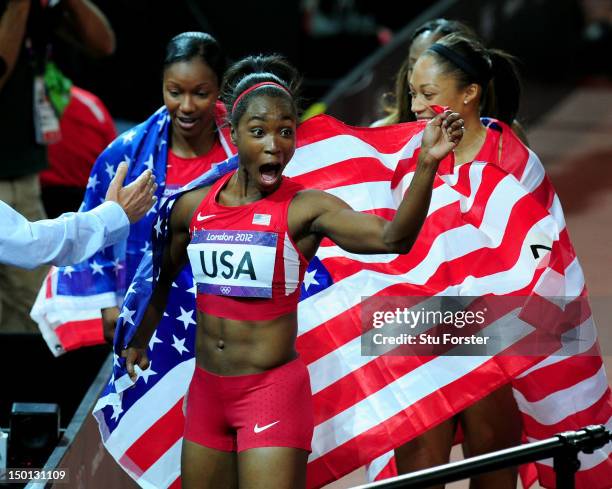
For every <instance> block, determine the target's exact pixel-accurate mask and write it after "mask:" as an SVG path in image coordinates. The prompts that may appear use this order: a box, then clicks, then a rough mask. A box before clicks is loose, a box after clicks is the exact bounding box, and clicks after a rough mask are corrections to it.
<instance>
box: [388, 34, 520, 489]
mask: <svg viewBox="0 0 612 489" xmlns="http://www.w3.org/2000/svg"><path fill="white" fill-rule="evenodd" d="M409 87H410V95H411V97H412V105H411V110H412V112H413V113H414V115H415V116H416V118H417V120H422V119H431V118H432V117H435V116H436V113H437V112H438V111H439V108H438V107H440V106H444V107H448V108H450V110H452V111H456V112H458V113H460V114H461V116H462V118H463V119H464V121H465V134H464V137H463V139H462V140H461V142H460V143H459V144H458V145H457V147H456V148H455V150H454V155H455V164H456V165H460V164H463V163H468V162H472V161H484V162H487V163H492V164H495V165H497V166H499V167H501V168H502V169H504V170H506V171H508V173H517V174H516V175H515V176H516V177H517V180H519V181H520V180H521V177H522V175H520V174H518V172H517V171H516V169H515V168H514V167H513V163H512V162H511V161H506V160H505V159H503V158H502V146H503V145H502V141H506V142H508V141H509V140H508V139H507V138H506V139H502V132H504V131H501V130H500V129H503V128H505V133H506V134H505V135H506V136H510V137H511V138H513V144H520V143H519V142H518V140H516V137H515V136H514V134H512V131H511V130H510V128H509V125H510V124H512V122H513V121H514V119H515V117H516V112H517V110H518V105H519V95H520V84H519V80H518V77H517V73H516V70H515V68H514V64H513V61H512V59H511V58H510V57H509V56H508V55H507V54H505V53H503V52H501V51H492V50H488V49H486V48H485V47H484V46H483V45H482V44H481V43H480V42H479V41H477V40H476V39H474V38H472V37H468V36H465V35H461V34H457V33H454V34H449V35H448V36H445V37H442V38H441V39H439V40H438V41H437V42H435V43H433V44H432V45H431V46H429V48H428V49H426V50H425V52H424V53H423V54H422V55H421V56H420V57H419V58H418V60H417V62H416V63H415V64H414V67H413V70H412V73H411V76H410V80H409ZM483 107H487V108H488V109H487V110H488V112H487V113H486V114H487V115H488V116H493V117H496V118H497V123H496V124H495V125H491V127H487V126H485V125H484V124H483V120H482V119H481V115H482V114H483ZM458 426H460V427H461V429H462V431H463V437H464V443H463V451H464V454H465V456H466V457H469V456H475V455H479V454H483V453H488V452H491V451H494V450H500V449H503V448H507V447H510V446H515V445H518V444H519V443H520V442H521V416H520V413H519V411H518V408H517V405H516V402H515V400H514V397H513V395H512V388H511V385H510V384H506V385H504V386H502V387H501V388H499V389H498V390H496V391H494V392H493V393H492V394H490V395H489V396H487V397H485V398H484V399H482V400H480V401H477V402H475V403H474V404H472V406H470V407H469V408H467V409H465V410H464V411H463V412H461V413H459V414H458V415H456V416H454V417H453V418H451V419H448V420H446V421H443V422H442V423H440V424H439V425H437V426H436V427H435V428H433V429H432V430H430V431H428V432H426V433H425V434H423V435H421V436H419V437H417V438H416V439H414V440H412V441H410V442H408V443H407V444H405V445H403V446H401V447H399V448H398V449H396V451H395V453H396V464H397V468H398V472H400V473H407V472H412V471H414V470H419V469H422V468H426V467H431V466H434V465H440V464H444V463H446V462H448V458H449V455H450V450H451V447H452V445H453V441H454V439H455V434H456V431H457V428H458ZM516 479H517V471H516V469H515V468H511V469H505V470H500V471H497V472H493V473H489V474H485V475H482V476H479V477H476V478H474V479H473V480H472V482H471V486H470V487H471V488H490V487H495V488H497V489H505V488H507V489H510V488H515V487H516ZM440 487H441V486H440Z"/></svg>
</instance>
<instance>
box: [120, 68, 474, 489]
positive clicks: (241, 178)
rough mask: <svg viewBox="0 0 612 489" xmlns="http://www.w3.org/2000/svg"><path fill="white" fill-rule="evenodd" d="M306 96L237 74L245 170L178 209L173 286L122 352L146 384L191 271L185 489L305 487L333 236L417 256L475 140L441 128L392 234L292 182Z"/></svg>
mask: <svg viewBox="0 0 612 489" xmlns="http://www.w3.org/2000/svg"><path fill="white" fill-rule="evenodd" d="M297 89H298V77H297V73H296V71H295V69H294V68H293V67H291V66H290V65H289V64H288V63H287V62H286V61H284V60H283V59H282V58H280V57H277V56H268V57H263V56H258V57H247V58H245V59H243V60H241V61H239V62H238V63H236V64H235V65H234V66H233V67H232V68H230V70H229V71H228V73H227V74H226V76H225V79H224V84H223V91H222V92H223V93H222V96H223V99H224V101H225V103H226V106H227V108H228V114H229V122H230V126H231V137H232V140H233V142H234V144H235V145H236V147H237V148H238V155H239V159H240V162H239V166H238V169H237V170H236V171H234V172H231V173H229V174H227V175H225V176H223V177H222V178H221V179H219V180H218V181H217V182H216V183H214V184H213V185H212V186H207V187H201V188H197V189H194V190H192V191H190V192H186V193H185V194H184V195H182V196H181V197H179V198H178V199H177V200H176V202H175V203H174V207H173V210H172V215H171V217H170V223H169V228H170V238H169V242H168V243H167V244H166V246H165V249H164V256H163V259H162V268H161V273H160V277H159V280H158V282H157V285H156V287H155V289H154V291H153V295H152V297H151V301H150V303H149V305H148V307H147V309H146V312H145V314H144V317H143V320H142V322H141V324H140V325H139V329H138V331H137V333H136V335H135V337H134V338H133V340H132V341H131V342H130V344H129V347H128V348H127V349H125V350H123V352H122V355H123V356H124V357H125V358H126V366H127V370H128V372H129V374H130V376H132V378H135V377H136V373H135V371H134V367H135V365H138V366H139V367H140V368H142V369H146V368H148V366H149V360H148V358H147V354H146V347H147V345H148V343H149V340H150V338H151V336H152V334H153V332H154V330H155V328H156V326H157V324H158V323H159V321H160V319H161V317H162V314H163V311H164V308H165V305H166V301H167V297H168V294H169V291H170V289H171V287H172V282H173V280H174V277H175V275H176V274H177V273H178V271H179V270H181V269H182V268H183V266H184V265H185V264H186V263H187V262H188V261H189V262H190V264H191V267H192V270H193V274H194V278H195V280H196V282H197V283H198V289H197V291H198V295H197V306H198V329H197V339H196V344H197V352H196V365H197V367H196V371H195V374H194V377H193V380H192V382H191V386H190V389H189V393H188V400H187V414H186V426H185V433H184V442H183V449H182V464H181V465H182V467H181V479H182V487H184V488H194V487H198V488H217V487H224V488H236V487H274V488H300V487H305V477H306V463H307V458H308V454H309V452H310V449H311V447H310V444H311V438H312V433H313V413H312V399H311V390H310V381H309V377H308V371H307V369H306V367H305V365H304V363H303V362H302V361H301V360H300V358H299V357H298V355H297V353H296V349H295V341H296V335H297V302H298V298H299V290H300V284H301V282H302V280H303V277H304V272H305V270H306V267H307V265H308V261H309V260H310V259H311V258H312V257H313V256H314V255H315V252H316V251H317V248H318V246H319V244H320V242H321V240H322V239H323V238H325V237H327V238H329V239H331V240H332V241H334V242H335V243H336V244H338V245H339V246H341V247H342V248H344V249H345V250H347V251H350V252H353V253H407V252H408V251H409V250H410V248H411V247H412V244H413V243H414V242H415V240H416V238H417V235H418V233H419V230H420V228H421V225H422V223H423V221H424V219H425V216H426V214H427V209H428V207H429V202H430V198H431V191H432V184H433V181H434V176H435V174H436V170H437V168H438V164H439V163H440V161H441V160H442V159H443V158H444V157H445V156H446V155H448V154H449V153H450V152H451V151H452V150H453V148H455V147H456V145H457V144H458V143H459V141H460V140H461V137H462V134H463V120H462V119H460V118H459V115H458V114H456V113H451V112H450V111H448V112H445V113H443V114H439V115H437V116H436V117H434V118H433V120H432V121H431V122H430V123H429V124H428V125H427V127H426V129H425V131H424V134H423V139H422V146H421V150H420V153H419V160H418V167H417V170H416V172H415V175H414V178H413V180H412V183H411V186H410V191H409V192H406V197H405V198H404V200H403V201H402V203H401V205H400V206H399V209H398V211H397V213H396V216H395V217H394V219H393V220H392V221H387V220H385V219H383V218H381V217H379V216H375V215H372V214H365V213H360V212H356V211H354V210H352V209H351V208H350V207H349V206H348V205H347V204H346V203H345V202H343V201H342V200H340V199H339V198H337V197H335V196H332V195H330V194H328V193H325V192H323V191H319V190H308V189H305V188H304V187H302V186H301V185H299V184H297V183H295V182H293V181H292V180H291V179H289V178H287V177H284V176H283V169H284V168H285V166H286V165H287V163H288V162H289V160H290V159H291V158H292V156H293V154H294V152H295V147H296V139H295V131H296V125H297V120H298V110H297V104H296V92H297Z"/></svg>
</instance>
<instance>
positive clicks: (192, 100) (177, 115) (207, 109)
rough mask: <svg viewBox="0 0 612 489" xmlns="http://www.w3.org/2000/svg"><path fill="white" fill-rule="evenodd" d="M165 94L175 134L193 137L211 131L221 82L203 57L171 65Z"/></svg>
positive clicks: (165, 80) (165, 74) (165, 76)
mask: <svg viewBox="0 0 612 489" xmlns="http://www.w3.org/2000/svg"><path fill="white" fill-rule="evenodd" d="M163 93H164V104H165V105H166V108H167V109H168V112H169V113H170V117H171V120H172V128H173V130H174V131H177V132H178V133H179V134H181V135H183V136H184V137H186V138H193V137H197V136H198V135H200V134H204V133H205V132H206V131H207V130H209V129H210V125H211V122H212V121H213V120H214V113H215V103H216V101H217V98H218V96H219V81H218V80H217V75H215V73H214V72H213V71H212V70H211V69H210V67H209V66H208V65H207V64H206V63H204V62H203V61H202V60H201V59H200V58H193V59H191V60H189V61H179V62H176V63H173V64H171V65H169V66H168V67H167V68H166V69H165V71H164V80H163Z"/></svg>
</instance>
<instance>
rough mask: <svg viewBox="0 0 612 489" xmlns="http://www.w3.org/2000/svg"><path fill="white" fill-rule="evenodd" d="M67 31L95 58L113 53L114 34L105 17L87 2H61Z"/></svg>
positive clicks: (77, 0) (79, 0) (80, 0)
mask: <svg viewBox="0 0 612 489" xmlns="http://www.w3.org/2000/svg"><path fill="white" fill-rule="evenodd" d="M62 5H63V7H64V10H65V12H66V20H67V23H68V26H69V30H70V31H72V32H74V33H75V34H76V35H77V36H78V39H79V40H81V41H82V43H83V44H84V45H85V47H86V48H87V50H88V51H89V52H90V53H91V54H93V55H95V56H110V55H111V54H113V52H114V51H115V33H114V32H113V29H112V28H111V26H110V23H109V22H108V19H107V18H106V16H105V15H104V14H103V13H102V11H100V9H99V8H98V7H96V6H95V5H94V4H93V3H92V2H90V1H89V0H63V1H62Z"/></svg>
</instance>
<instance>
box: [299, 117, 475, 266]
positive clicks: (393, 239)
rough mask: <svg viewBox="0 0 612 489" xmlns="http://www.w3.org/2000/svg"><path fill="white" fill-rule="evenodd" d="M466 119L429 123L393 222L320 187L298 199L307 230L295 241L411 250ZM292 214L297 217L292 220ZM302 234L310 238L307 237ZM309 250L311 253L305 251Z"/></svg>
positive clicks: (366, 249) (352, 248)
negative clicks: (355, 207) (439, 173)
mask: <svg viewBox="0 0 612 489" xmlns="http://www.w3.org/2000/svg"><path fill="white" fill-rule="evenodd" d="M462 135H463V120H462V119H460V117H459V114H456V113H450V112H446V113H443V114H439V115H438V116H436V117H435V118H434V119H432V120H431V121H430V123H429V124H428V125H427V126H426V128H425V132H424V134H423V140H422V143H421V150H420V152H419V159H418V164H417V169H416V171H415V173H414V177H413V179H412V182H411V184H410V188H409V190H408V191H407V192H406V194H405V195H404V199H403V200H402V202H401V204H400V206H399V208H398V210H397V213H396V215H395V217H394V218H393V220H392V221H387V220H386V219H383V218H381V217H379V216H375V215H372V214H365V213H362V212H356V211H354V210H353V209H351V208H350V206H348V205H347V204H346V203H345V202H344V201H342V200H341V199H339V198H337V197H335V196H333V195H330V194H327V193H325V192H320V191H316V190H311V191H306V192H302V193H301V194H300V195H299V196H298V197H296V199H295V204H297V205H296V206H292V207H295V208H296V209H298V211H297V212H298V213H299V214H301V215H300V216H295V214H294V215H293V216H292V213H291V212H290V224H291V222H292V221H293V222H295V220H301V221H302V222H306V223H307V224H306V227H305V231H304V232H302V233H300V232H298V233H296V234H297V236H296V238H297V239H296V241H298V243H300V242H302V243H305V247H308V244H307V243H308V237H310V242H312V241H313V240H312V236H316V237H318V241H320V239H321V238H322V237H328V238H329V239H331V240H332V241H333V242H334V243H336V244H337V245H339V246H340V247H341V248H343V249H345V250H346V251H350V252H352V253H363V254H367V253H408V251H410V249H411V248H412V245H413V244H414V242H415V240H416V238H417V236H418V234H419V231H420V230H421V226H422V225H423V222H424V221H425V218H426V217H427V210H428V209H429V203H430V200H431V191H432V185H433V181H434V177H435V174H436V170H437V169H438V165H439V163H440V161H441V160H442V159H444V157H445V156H447V155H448V154H449V153H450V152H451V151H452V150H453V149H454V148H455V146H456V145H457V143H458V142H459V141H460V140H461V137H462ZM292 217H293V219H292ZM303 238H307V239H305V240H303ZM306 252H307V253H306V254H307V255H308V254H310V253H309V250H306Z"/></svg>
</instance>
